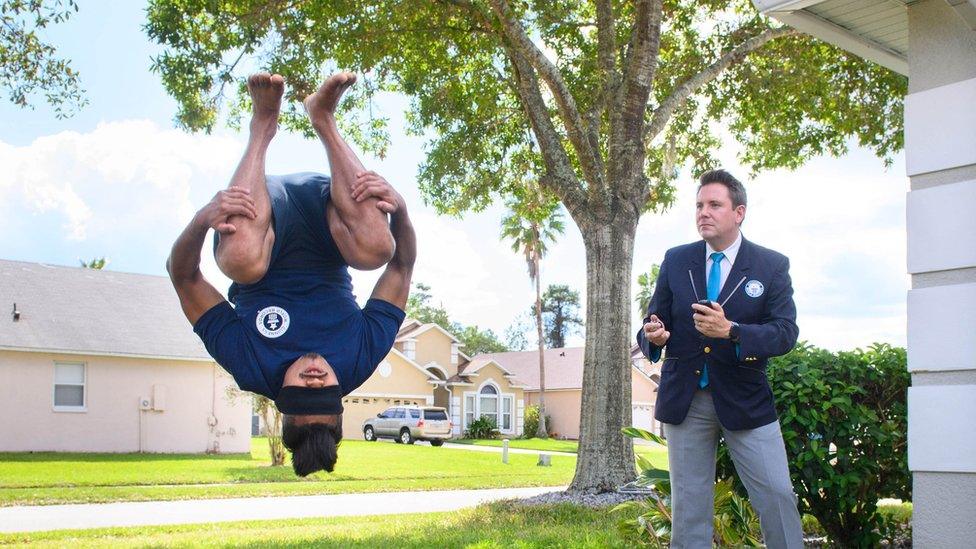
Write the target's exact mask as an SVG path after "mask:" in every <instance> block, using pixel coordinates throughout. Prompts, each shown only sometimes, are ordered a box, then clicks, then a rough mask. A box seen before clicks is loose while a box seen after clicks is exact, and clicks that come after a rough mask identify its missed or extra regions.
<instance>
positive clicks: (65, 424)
mask: <svg viewBox="0 0 976 549" xmlns="http://www.w3.org/2000/svg"><path fill="white" fill-rule="evenodd" d="M56 362H64V363H83V364H85V377H86V379H85V409H84V410H83V411H70V412H69V411H55V410H54V368H55V363H56ZM154 386H155V387H156V393H155V395H156V400H157V402H155V407H156V408H157V409H150V410H140V409H139V402H140V399H141V398H142V397H146V398H148V399H149V400H150V403H151V406H152V401H153V396H154ZM231 387H233V388H236V384H235V383H234V381H233V379H231V377H230V376H229V375H227V374H226V373H225V372H224V371H223V369H221V368H220V366H218V365H217V364H216V363H214V362H212V361H175V360H161V359H149V358H146V359H143V358H120V357H101V356H90V355H66V354H51V353H33V352H19V351H0V402H3V403H4V405H5V406H6V407H7V410H10V411H11V412H12V413H13V417H17V418H20V420H19V421H7V422H0V451H6V452H24V451H35V452H36V451H57V452H140V451H141V452H158V453H177V452H178V453H198V452H208V451H211V452H212V451H218V452H221V453H246V452H250V451H251V398H250V396H249V394H245V393H240V396H238V397H236V398H233V399H232V398H230V397H229V396H228V389H229V388H231ZM159 408H161V409H159Z"/></svg>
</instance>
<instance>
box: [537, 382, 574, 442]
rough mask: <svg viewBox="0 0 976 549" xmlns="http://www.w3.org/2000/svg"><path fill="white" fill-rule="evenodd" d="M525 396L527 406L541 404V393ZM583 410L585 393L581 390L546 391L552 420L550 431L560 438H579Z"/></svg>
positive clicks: (548, 413)
mask: <svg viewBox="0 0 976 549" xmlns="http://www.w3.org/2000/svg"><path fill="white" fill-rule="evenodd" d="M525 396H526V401H525V405H526V406H536V405H538V404H539V391H527V392H526V393H525ZM582 408H583V391H582V390H580V389H568V390H567V389H562V390H556V391H546V415H547V416H549V417H550V418H552V425H549V426H548V428H549V431H550V432H552V433H554V434H555V436H557V437H559V438H573V439H577V438H579V427H580V410H581V409H582Z"/></svg>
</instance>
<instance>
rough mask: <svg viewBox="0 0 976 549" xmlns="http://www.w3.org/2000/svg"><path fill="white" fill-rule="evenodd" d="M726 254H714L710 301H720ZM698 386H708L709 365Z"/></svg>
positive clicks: (709, 282) (709, 287) (709, 293)
mask: <svg viewBox="0 0 976 549" xmlns="http://www.w3.org/2000/svg"><path fill="white" fill-rule="evenodd" d="M723 259H725V254H723V253H722V252H715V253H713V254H712V268H711V270H709V271H708V286H707V288H706V292H707V295H708V300H709V301H718V294H719V291H720V290H721V289H722V260H723ZM698 386H699V387H701V388H702V389H704V388H705V387H708V365H707V364H706V365H705V366H703V367H702V376H701V379H700V380H698Z"/></svg>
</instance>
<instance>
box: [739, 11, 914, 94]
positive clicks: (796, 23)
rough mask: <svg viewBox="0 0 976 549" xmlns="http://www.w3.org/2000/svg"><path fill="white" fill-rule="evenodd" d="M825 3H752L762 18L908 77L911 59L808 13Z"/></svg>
mask: <svg viewBox="0 0 976 549" xmlns="http://www.w3.org/2000/svg"><path fill="white" fill-rule="evenodd" d="M824 1H825V0H752V3H753V5H755V6H756V9H758V10H759V11H760V12H761V13H762V14H763V15H766V16H768V17H772V18H773V19H776V20H778V21H781V22H783V23H785V24H787V25H789V26H791V27H793V28H795V29H796V30H798V31H800V32H803V33H806V34H809V35H810V36H813V37H815V38H818V39H820V40H823V41H824V42H828V43H830V44H833V45H835V46H837V47H839V48H842V49H844V50H847V51H849V52H851V53H853V54H855V55H858V56H860V57H863V58H865V59H868V60H871V61H874V62H875V63H878V64H879V65H882V66H884V67H887V68H889V69H891V70H893V71H895V72H897V73H899V74H903V75H905V76H908V57H907V56H906V55H903V54H901V53H898V52H896V51H893V50H891V49H890V48H888V47H886V46H885V45H884V44H880V43H878V42H876V41H874V40H870V39H867V38H865V37H864V36H862V35H860V34H858V33H857V32H854V31H853V30H850V29H847V28H844V27H842V26H840V25H838V24H837V22H835V21H831V20H828V19H824V18H823V17H820V16H818V15H815V14H813V13H811V12H809V11H806V8H809V7H811V6H815V5H817V4H821V3H823V2H824ZM906 19H907V13H906Z"/></svg>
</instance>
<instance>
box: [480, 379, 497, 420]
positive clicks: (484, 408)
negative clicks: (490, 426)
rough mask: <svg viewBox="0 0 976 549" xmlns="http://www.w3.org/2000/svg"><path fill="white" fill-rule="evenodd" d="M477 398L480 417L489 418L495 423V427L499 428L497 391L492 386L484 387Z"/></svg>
mask: <svg viewBox="0 0 976 549" xmlns="http://www.w3.org/2000/svg"><path fill="white" fill-rule="evenodd" d="M479 393H480V394H479V395H478V398H479V400H480V402H479V404H480V411H481V416H482V417H485V416H487V417H489V418H491V420H492V421H494V422H495V426H496V427H497V426H499V423H498V389H496V388H495V386H494V385H485V386H484V387H482V388H481V391H479Z"/></svg>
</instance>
